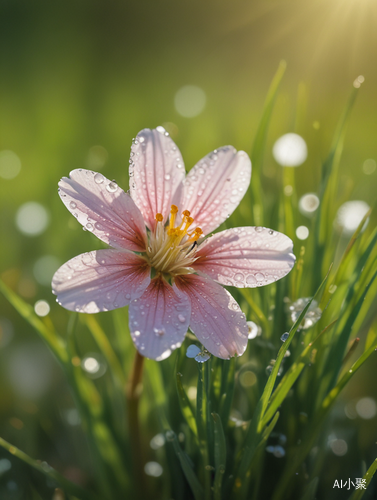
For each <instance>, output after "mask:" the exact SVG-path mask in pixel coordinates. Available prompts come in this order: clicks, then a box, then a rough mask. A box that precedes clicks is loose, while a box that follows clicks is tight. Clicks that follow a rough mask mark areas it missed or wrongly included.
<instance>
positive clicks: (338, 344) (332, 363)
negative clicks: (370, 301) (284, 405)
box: [319, 271, 377, 397]
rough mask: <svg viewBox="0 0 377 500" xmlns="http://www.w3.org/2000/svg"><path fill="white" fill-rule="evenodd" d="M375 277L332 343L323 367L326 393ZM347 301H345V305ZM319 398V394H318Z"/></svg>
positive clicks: (335, 374)
mask: <svg viewBox="0 0 377 500" xmlns="http://www.w3.org/2000/svg"><path fill="white" fill-rule="evenodd" d="M376 277H377V271H376V272H375V273H374V275H373V277H372V279H371V280H370V282H369V283H368V285H367V286H366V288H365V289H364V290H363V293H362V295H361V297H360V298H359V300H358V301H357V304H356V305H355V307H354V308H353V309H352V312H351V313H350V315H349V317H348V319H347V321H346V324H345V325H344V327H343V329H342V331H341V332H340V334H339V335H338V337H337V338H336V340H335V341H334V342H333V343H332V345H331V348H330V351H329V353H328V356H327V363H326V365H325V369H324V373H323V387H326V393H327V392H328V391H330V390H331V389H332V387H333V386H334V385H335V383H336V379H337V378H338V375H339V372H340V370H341V366H342V363H343V358H344V353H345V350H346V347H347V344H348V340H349V338H350V335H351V331H352V327H353V324H354V322H355V320H356V318H357V316H358V314H359V313H360V310H361V308H362V306H363V303H364V299H365V296H366V295H367V293H368V291H369V288H370V287H371V285H372V283H373V281H374V280H375V278H376ZM347 302H348V301H346V303H347ZM319 397H321V393H320V394H319Z"/></svg>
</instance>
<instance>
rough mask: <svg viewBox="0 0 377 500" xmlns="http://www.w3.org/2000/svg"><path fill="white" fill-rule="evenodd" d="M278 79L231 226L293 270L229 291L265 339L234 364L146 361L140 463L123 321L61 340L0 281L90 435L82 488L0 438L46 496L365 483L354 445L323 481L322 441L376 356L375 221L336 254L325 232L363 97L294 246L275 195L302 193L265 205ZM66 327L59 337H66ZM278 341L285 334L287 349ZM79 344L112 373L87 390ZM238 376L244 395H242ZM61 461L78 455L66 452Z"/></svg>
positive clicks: (292, 489) (75, 330) (87, 319)
mask: <svg viewBox="0 0 377 500" xmlns="http://www.w3.org/2000/svg"><path fill="white" fill-rule="evenodd" d="M284 70H285V64H284V63H282V64H281V65H280V66H279V69H278V71H277V73H276V75H275V77H274V79H273V82H272V84H271V88H270V90H269V92H268V95H267V99H266V104H265V107H264V111H263V114H262V117H261V119H260V126H259V128H258V130H257V133H256V137H255V140H254V146H253V149H252V151H251V158H252V159H253V162H254V165H253V168H254V171H253V177H252V184H251V187H250V191H249V192H248V194H247V195H246V197H245V199H244V200H243V202H242V204H241V206H240V209H239V210H238V211H236V212H235V213H234V214H233V215H232V216H231V218H230V219H228V220H227V221H226V226H227V227H232V226H243V225H250V224H251V221H254V222H255V223H256V224H263V225H264V226H266V227H271V228H275V229H279V230H281V231H282V232H285V233H286V234H288V235H289V236H290V237H292V238H293V239H294V241H295V252H296V256H297V263H296V266H295V269H294V270H293V271H292V272H291V273H290V274H289V275H288V276H287V277H286V278H284V279H283V280H281V281H279V282H278V283H275V284H273V285H270V286H267V287H263V288H258V289H237V290H235V289H230V291H231V293H233V294H234V296H235V298H236V299H237V300H238V302H239V303H240V305H241V307H242V309H243V311H244V312H245V314H246V316H247V319H248V320H253V321H255V322H256V323H257V324H258V325H260V326H261V328H262V335H261V336H258V337H257V338H255V339H253V340H250V341H249V346H248V349H247V351H246V353H245V354H244V355H243V356H242V357H240V358H239V359H233V360H231V361H224V360H219V359H216V358H213V357H212V358H211V359H210V360H209V361H207V362H206V363H204V364H198V363H196V362H195V360H193V359H188V358H186V356H185V351H186V349H187V347H188V345H189V344H190V343H192V342H193V340H192V338H191V337H190V338H189V339H187V340H186V341H185V343H184V344H183V345H182V347H181V348H180V349H178V350H177V351H176V352H174V353H173V354H172V356H171V357H170V358H168V359H167V360H165V361H163V362H161V363H157V362H154V361H150V360H147V361H146V362H145V370H144V374H143V389H142V392H141V394H140V397H139V395H137V396H136V397H137V402H136V410H138V413H137V414H138V418H139V420H138V424H137V425H138V426H139V428H140V440H139V441H138V442H137V443H138V445H139V446H140V450H139V451H140V452H139V453H137V454H135V453H133V454H132V453H131V450H134V448H133V446H134V445H135V440H134V437H135V436H133V435H132V428H133V427H132V425H133V424H132V421H131V425H130V416H131V412H130V410H131V404H135V401H136V400H135V401H133V403H132V402H131V400H130V399H127V398H126V392H127V391H126V387H127V384H128V380H129V377H130V374H131V372H132V363H133V361H132V360H133V357H134V353H135V350H134V348H133V346H132V342H131V340H130V337H129V332H128V326H127V325H128V318H127V314H126V313H125V311H123V310H122V311H115V312H113V313H107V314H106V315H99V316H98V317H97V316H96V317H94V316H83V315H79V316H78V315H77V314H76V313H68V312H67V313H65V312H61V313H59V314H62V315H63V314H64V319H63V320H62V319H59V320H58V321H57V323H58V324H59V328H58V327H56V328H55V327H54V326H53V320H52V319H51V318H49V317H47V318H45V319H43V320H42V319H41V318H39V317H38V316H36V315H35V313H34V311H33V308H32V307H31V306H30V305H29V304H28V303H27V302H26V301H25V300H23V299H22V298H21V297H19V296H18V295H17V294H16V293H15V292H14V291H13V290H12V287H11V286H7V285H6V284H5V283H3V282H1V283H0V290H1V292H2V293H3V295H4V296H5V297H6V299H7V300H8V301H9V303H10V304H11V305H12V306H13V307H14V308H15V310H16V311H17V313H18V314H19V315H20V316H21V317H22V318H23V320H24V321H25V322H26V323H28V324H29V326H30V327H31V328H32V329H34V331H35V333H36V334H37V335H39V337H40V338H41V339H42V340H43V342H44V343H45V344H46V345H47V346H48V348H49V349H50V351H51V354H52V355H53V356H55V358H56V359H57V361H58V362H59V366H60V369H61V373H62V374H63V375H64V377H65V379H66V382H67V384H68V386H69V387H70V391H71V397H72V400H73V401H74V404H75V407H76V408H77V410H78V411H79V414H80V417H81V427H82V432H83V433H84V434H85V436H86V446H87V448H86V453H87V454H89V455H90V463H89V464H88V468H87V471H86V474H85V480H84V481H83V483H84V484H82V485H81V486H80V487H78V486H76V485H75V484H74V483H73V482H72V481H68V480H67V479H65V478H64V477H63V476H62V475H61V474H59V473H57V472H56V471H55V470H53V469H50V468H46V467H44V466H42V465H41V464H40V463H39V462H37V461H36V460H34V459H33V458H30V457H29V456H27V455H26V454H25V453H23V452H22V451H20V450H19V449H17V448H15V447H14V446H12V445H10V444H9V443H8V442H6V441H4V440H3V439H1V440H0V446H1V447H2V448H3V449H4V450H6V451H5V452H4V453H8V454H11V455H12V457H13V458H12V459H14V460H16V459H17V460H19V461H22V462H24V463H25V464H26V467H30V468H33V469H36V470H37V472H39V473H41V474H43V475H47V476H48V477H49V478H50V479H52V480H53V485H52V486H50V488H52V487H54V485H59V486H60V488H61V489H62V490H63V491H64V492H65V494H66V497H67V498H70V499H75V498H77V499H82V500H89V499H93V500H95V499H97V498H101V500H107V499H108V500H110V499H111V500H113V499H114V498H153V499H163V500H165V499H166V500H167V499H169V498H174V500H189V499H193V498H194V499H195V500H211V499H213V500H228V499H235V500H251V499H253V500H254V499H255V500H259V499H269V498H272V499H273V500H284V499H291V498H295V499H301V500H307V499H314V498H316V497H317V498H321V499H322V498H323V499H330V498H331V499H332V498H338V497H335V496H333V495H336V494H337V492H335V493H334V490H333V489H332V484H333V482H334V481H335V479H338V480H339V479H341V478H343V479H344V474H347V477H348V475H350V477H351V475H352V477H361V476H358V475H360V471H361V470H362V467H363V466H362V461H363V460H365V456H363V455H362V453H360V452H359V450H358V448H357V446H356V447H354V448H353V453H352V456H350V455H349V456H348V460H347V469H346V470H347V472H346V473H344V474H343V472H341V471H340V469H339V467H337V466H334V467H333V468H331V467H330V469H331V470H330V473H329V472H328V471H327V470H326V467H327V465H326V464H328V463H329V453H330V452H329V451H328V450H327V449H326V448H325V446H326V440H327V437H328V435H329V434H330V429H333V431H334V432H335V431H337V429H338V427H337V423H336V422H334V421H333V419H334V418H335V417H334V413H333V411H334V408H335V407H336V405H340V406H341V405H342V403H341V402H340V401H341V397H342V391H343V390H344V388H345V387H346V386H347V384H348V383H349V382H350V381H351V380H352V379H353V377H354V376H355V374H356V373H357V371H358V370H359V369H363V365H364V364H365V363H369V365H370V364H371V363H372V362H373V357H374V356H376V354H375V351H376V350H377V322H376V308H375V303H376V302H375V300H376V292H377V281H376V280H375V277H376V275H377V245H376V243H377V230H373V224H372V221H373V220H375V219H373V217H374V214H373V213H372V215H370V214H368V216H370V217H371V220H370V223H369V225H368V227H367V229H366V230H365V231H364V232H363V231H362V228H363V225H364V221H362V222H361V223H360V225H359V228H358V230H356V232H355V234H354V236H353V237H352V238H350V241H349V242H348V246H346V247H345V248H342V246H343V247H344V245H343V240H342V239H339V238H337V237H334V234H333V233H334V228H333V220H334V217H335V214H336V211H337V209H338V207H339V205H340V203H341V201H340V200H341V197H340V196H339V189H338V186H339V182H340V175H341V173H340V165H341V153H342V149H343V144H344V141H345V140H346V135H345V132H346V126H347V123H348V122H349V120H350V113H351V109H352V106H353V104H354V102H355V98H356V94H357V92H358V90H357V89H353V90H352V92H351V96H350V98H349V100H348V102H347V104H346V106H345V110H344V113H343V115H342V116H341V118H340V120H339V125H338V127H337V129H336V131H335V133H334V139H333V142H332V146H331V148H330V152H329V153H328V155H327V158H326V159H325V161H324V163H323V166H322V170H321V179H320V181H319V185H318V186H315V190H317V191H318V193H319V198H320V207H319V209H318V210H317V211H316V213H315V216H314V218H313V219H312V220H311V221H307V225H308V226H310V231H311V235H310V237H309V239H308V240H307V241H306V242H305V243H301V242H300V241H299V240H298V239H297V238H296V236H295V227H297V225H298V221H299V220H300V219H299V218H300V215H299V211H298V206H297V203H298V201H297V200H298V198H299V196H298V194H299V193H297V191H295V192H294V194H293V196H292V197H288V196H286V195H284V194H283V187H284V185H287V184H289V185H292V186H297V182H296V181H295V176H296V170H295V169H287V168H285V169H284V173H283V175H282V182H281V183H280V184H279V185H278V186H277V187H276V191H275V192H274V194H273V202H271V195H269V194H268V193H266V192H264V186H265V185H266V184H265V183H264V178H263V158H264V156H265V153H266V151H265V148H266V138H267V135H268V131H269V126H270V122H271V120H272V119H273V108H274V103H275V101H276V97H277V94H278V90H279V85H280V82H281V79H282V77H283V74H284ZM299 102H301V101H300V99H299ZM299 115H300V116H301V114H300V109H298V110H297V116H299ZM298 121H299V120H298ZM295 189H296V188H295ZM56 223H57V222H56ZM88 238H89V236H88ZM72 250H74V249H73V246H72ZM74 253H75V252H74ZM76 253H79V252H78V251H77V252H76ZM300 297H310V301H309V302H308V303H307V305H306V307H305V309H304V310H303V311H302V312H301V314H300V316H299V318H298V319H297V321H296V322H295V323H294V324H292V321H291V319H290V314H289V311H287V302H286V298H289V299H291V300H296V299H297V298H300ZM312 300H316V301H317V302H318V304H319V305H320V307H321V309H322V311H323V312H322V316H321V318H320V319H319V321H318V322H317V323H316V324H314V325H313V326H312V327H311V328H310V329H308V330H306V331H305V332H304V331H303V330H300V328H299V327H300V324H301V322H302V320H303V318H304V316H305V314H306V312H307V310H308V308H309V306H310V304H311V301H312ZM67 318H68V319H67ZM26 323H25V324H26ZM65 323H66V324H67V325H68V326H67V330H66V331H63V330H61V328H62V325H64V324H65ZM56 330H61V331H60V332H59V333H58V332H57V331H56ZM284 332H289V336H288V338H287V340H286V341H285V342H284V343H282V342H281V341H280V337H281V335H282V334H283V333H284ZM358 338H360V342H359V340H356V339H358ZM87 345H90V346H92V350H94V351H96V352H99V353H101V354H102V356H103V358H104V359H105V361H106V364H107V366H108V372H107V373H106V375H105V376H104V377H102V378H101V379H98V380H91V379H90V378H88V377H87V376H86V374H85V372H84V371H83V370H82V368H81V365H80V359H81V358H82V357H83V356H84V354H85V352H87V351H88V348H87V347H86V346H87ZM287 354H289V355H287ZM271 360H273V361H272V363H271ZM269 365H270V366H272V369H271V371H270V372H266V368H267V367H268V366H269ZM245 374H247V376H248V377H249V379H250V377H251V380H252V381H253V383H249V384H244V383H242V380H243V378H244V377H245ZM139 389H140V388H139ZM195 389H196V391H195ZM195 392H196V396H195ZM135 394H136V393H135ZM340 406H339V407H340ZM133 408H134V410H135V406H133ZM132 415H133V413H132ZM343 418H344V417H343ZM341 427H342V426H341V425H340V424H339V428H341ZM157 433H162V435H163V436H165V444H164V445H163V446H161V447H160V448H158V449H151V448H150V446H149V441H150V439H151V438H152V437H153V435H155V434H157ZM283 437H284V439H283ZM279 439H283V441H282V443H283V444H282V446H283V447H284V451H285V456H284V457H281V458H278V457H274V456H272V454H271V453H269V452H268V451H266V447H268V446H271V445H274V443H276V442H277V440H279ZM370 439H371V440H375V438H374V437H371V438H370ZM279 442H280V441H279ZM132 443H133V444H132ZM350 446H351V444H350ZM19 447H20V448H22V445H21V446H19ZM67 450H68V452H69V453H73V451H72V449H71V448H69V447H68V448H67ZM40 453H43V450H42V449H41V450H40ZM4 456H8V455H6V454H5V455H4ZM368 457H369V455H368ZM34 458H36V457H34ZM73 458H74V457H73V456H72V460H73ZM330 458H331V457H330ZM374 458H375V457H373V460H374ZM332 459H333V460H335V458H334V457H332ZM69 460H70V458H68V461H69ZM336 460H338V457H337V458H336ZM138 461H140V463H136V464H135V462H138ZM146 461H157V462H159V463H160V464H161V465H162V467H163V473H162V475H161V477H157V478H154V477H150V476H147V475H144V476H137V475H134V474H133V473H132V470H138V471H139V473H140V471H142V470H143V467H144V464H145V462H146ZM370 463H371V465H370ZM367 465H368V466H369V465H370V468H369V469H368V471H367V472H366V473H365V475H364V474H363V475H364V477H365V479H366V484H367V485H368V486H369V488H371V487H372V485H371V484H370V481H371V478H372V476H373V474H374V472H375V469H376V462H375V461H372V459H370V458H369V459H368V463H367ZM81 467H82V466H81ZM331 474H333V476H332V477H331ZM341 474H343V476H341ZM135 477H139V479H138V480H135ZM140 477H142V478H143V479H142V480H140ZM324 478H326V479H324ZM0 479H1V478H0ZM141 483H142V484H141ZM31 484H32V488H33V491H35V495H37V496H35V498H38V495H40V498H49V497H48V493H44V492H42V490H41V488H40V478H39V479H38V478H36V477H35V476H31ZM329 485H330V486H329ZM326 488H327V489H326ZM343 493H344V492H343ZM363 493H364V492H363V491H361V490H360V491H355V492H354V493H352V492H349V496H350V495H351V494H352V496H351V498H352V500H357V499H359V498H361V496H362V494H363ZM367 495H368V492H367V494H366V498H367ZM339 498H340V497H339ZM342 498H344V497H342Z"/></svg>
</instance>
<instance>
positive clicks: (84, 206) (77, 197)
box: [59, 168, 147, 252]
mask: <svg viewBox="0 0 377 500" xmlns="http://www.w3.org/2000/svg"><path fill="white" fill-rule="evenodd" d="M69 175H70V178H68V177H63V179H61V181H60V182H59V188H60V189H59V195H60V198H61V199H62V201H63V203H64V205H65V206H66V207H67V208H68V210H69V211H70V212H71V213H72V214H73V215H74V216H75V217H76V218H77V220H78V221H79V222H80V224H82V225H83V226H84V228H85V229H87V230H88V231H91V232H92V233H93V234H95V235H96V236H97V238H99V239H100V240H102V241H104V242H105V243H107V244H109V245H111V246H113V247H115V248H120V249H121V248H122V249H123V248H124V249H127V250H133V251H136V252H140V251H141V252H142V251H144V250H145V247H146V241H147V235H146V230H145V224H144V220H143V217H142V215H141V213H140V210H138V208H137V206H136V205H135V203H134V202H133V200H132V199H131V197H130V196H129V195H128V194H127V193H125V192H124V191H123V189H121V188H120V187H118V185H117V184H116V183H115V182H110V181H109V180H108V179H106V177H104V176H103V175H102V174H99V173H95V172H92V171H91V170H84V169H81V168H80V169H77V170H73V171H72V172H71V173H70V174H69Z"/></svg>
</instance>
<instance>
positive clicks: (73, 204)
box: [69, 201, 77, 210]
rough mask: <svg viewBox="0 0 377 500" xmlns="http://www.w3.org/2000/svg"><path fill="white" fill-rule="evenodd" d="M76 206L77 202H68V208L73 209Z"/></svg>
mask: <svg viewBox="0 0 377 500" xmlns="http://www.w3.org/2000/svg"><path fill="white" fill-rule="evenodd" d="M76 207H77V204H76V203H75V202H74V201H71V202H70V203H69V208H72V210H74V209H75V208H76Z"/></svg>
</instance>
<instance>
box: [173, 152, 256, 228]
mask: <svg viewBox="0 0 377 500" xmlns="http://www.w3.org/2000/svg"><path fill="white" fill-rule="evenodd" d="M250 177H251V162H250V158H249V157H248V155H247V154H246V153H245V152H244V151H238V152H237V151H236V150H235V149H234V148H233V147H232V146H224V147H223V148H220V149H217V150H215V151H214V152H212V153H210V154H209V155H207V156H205V157H204V158H203V159H202V160H200V161H199V163H197V164H196V165H195V167H194V168H193V169H192V170H190V172H189V174H188V175H187V178H186V180H185V188H184V196H183V201H182V209H183V210H189V211H190V212H191V216H192V217H193V218H194V221H195V222H194V225H196V226H199V227H200V228H201V229H202V230H203V232H204V234H208V233H210V232H211V231H213V230H214V229H216V228H217V227H218V226H219V225H220V224H222V223H223V222H224V220H225V219H226V218H227V217H228V216H229V215H230V214H232V213H233V211H234V209H235V208H236V207H237V206H238V204H239V202H240V201H241V200H242V198H243V196H244V194H245V193H246V191H247V188H248V187H249V184H250Z"/></svg>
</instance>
